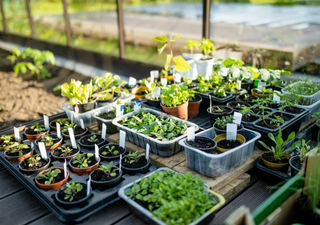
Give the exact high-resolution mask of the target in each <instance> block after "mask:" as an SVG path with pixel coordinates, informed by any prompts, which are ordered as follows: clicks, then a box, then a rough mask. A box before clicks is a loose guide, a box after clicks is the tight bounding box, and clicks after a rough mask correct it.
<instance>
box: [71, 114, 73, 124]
mask: <svg viewBox="0 0 320 225" xmlns="http://www.w3.org/2000/svg"><path fill="white" fill-rule="evenodd" d="M71 123H73V114H71Z"/></svg>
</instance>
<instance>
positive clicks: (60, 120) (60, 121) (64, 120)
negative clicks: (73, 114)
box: [57, 119, 70, 127]
mask: <svg viewBox="0 0 320 225" xmlns="http://www.w3.org/2000/svg"><path fill="white" fill-rule="evenodd" d="M57 122H58V123H59V124H60V125H61V126H62V127H65V126H68V125H69V124H70V123H69V120H66V119H58V120H57Z"/></svg>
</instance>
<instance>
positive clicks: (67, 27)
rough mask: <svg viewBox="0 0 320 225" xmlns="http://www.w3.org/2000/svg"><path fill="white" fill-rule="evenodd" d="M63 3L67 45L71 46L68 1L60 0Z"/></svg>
mask: <svg viewBox="0 0 320 225" xmlns="http://www.w3.org/2000/svg"><path fill="white" fill-rule="evenodd" d="M62 3H63V12H64V22H65V26H66V35H67V45H68V46H69V47H71V45H72V40H71V26H70V19H69V14H68V3H67V0H62Z"/></svg>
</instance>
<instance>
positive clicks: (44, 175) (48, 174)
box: [37, 168, 61, 185]
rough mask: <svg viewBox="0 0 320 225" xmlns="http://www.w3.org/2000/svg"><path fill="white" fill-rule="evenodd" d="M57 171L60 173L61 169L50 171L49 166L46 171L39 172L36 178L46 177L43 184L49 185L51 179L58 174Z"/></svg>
mask: <svg viewBox="0 0 320 225" xmlns="http://www.w3.org/2000/svg"><path fill="white" fill-rule="evenodd" d="M59 173H61V170H59V169H55V170H53V171H52V168H50V169H49V170H48V172H46V173H43V174H39V175H38V177H37V180H41V179H46V181H45V182H44V184H46V185H49V184H51V182H52V181H53V179H54V178H55V177H57V176H58V174H59Z"/></svg>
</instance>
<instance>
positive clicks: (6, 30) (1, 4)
mask: <svg viewBox="0 0 320 225" xmlns="http://www.w3.org/2000/svg"><path fill="white" fill-rule="evenodd" d="M0 7H1V15H2V25H3V32H4V33H7V32H8V28H7V20H6V16H5V14H4V8H3V0H0Z"/></svg>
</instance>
